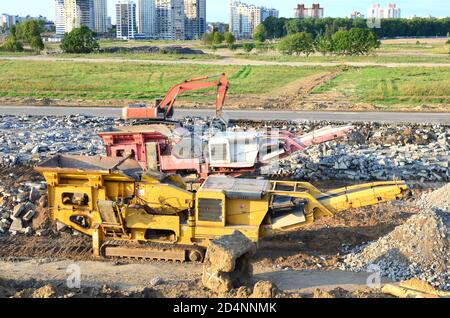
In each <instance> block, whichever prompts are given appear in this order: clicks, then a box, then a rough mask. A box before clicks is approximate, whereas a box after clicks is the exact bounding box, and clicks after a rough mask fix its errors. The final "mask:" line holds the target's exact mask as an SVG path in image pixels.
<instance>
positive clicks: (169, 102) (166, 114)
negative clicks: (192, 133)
mask: <svg viewBox="0 0 450 318" xmlns="http://www.w3.org/2000/svg"><path fill="white" fill-rule="evenodd" d="M216 78H219V80H218V81H210V82H207V80H212V79H216ZM211 87H217V97H216V104H215V106H216V116H218V117H220V116H221V115H222V109H223V104H224V103H225V97H226V94H227V92H228V87H229V83H228V80H227V78H226V76H225V74H220V75H213V76H204V77H198V78H193V79H190V80H186V81H184V82H183V83H180V84H177V85H175V86H173V87H172V88H171V89H170V90H169V91H168V92H167V94H166V96H165V97H164V99H163V100H162V101H160V102H159V103H157V105H156V107H147V106H146V107H142V106H139V105H138V106H136V107H132V106H128V107H125V108H124V109H123V111H122V117H123V119H125V120H128V119H159V118H162V119H170V118H172V117H173V109H174V104H175V102H176V100H177V97H178V96H179V95H180V94H181V93H183V92H186V91H192V90H199V89H205V88H211Z"/></svg>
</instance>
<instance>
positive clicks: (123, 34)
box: [116, 0, 137, 40]
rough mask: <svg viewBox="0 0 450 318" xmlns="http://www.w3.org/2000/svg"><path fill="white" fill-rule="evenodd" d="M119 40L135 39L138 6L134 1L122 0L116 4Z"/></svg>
mask: <svg viewBox="0 0 450 318" xmlns="http://www.w3.org/2000/svg"><path fill="white" fill-rule="evenodd" d="M116 28H117V31H116V32H117V38H118V39H123V40H129V39H134V38H135V35H136V33H137V32H136V4H135V3H134V2H133V1H129V0H121V1H119V2H118V3H117V4H116Z"/></svg>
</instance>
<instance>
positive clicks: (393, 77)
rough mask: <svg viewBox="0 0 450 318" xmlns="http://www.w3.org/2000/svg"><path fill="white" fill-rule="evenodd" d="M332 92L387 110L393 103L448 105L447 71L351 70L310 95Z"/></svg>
mask: <svg viewBox="0 0 450 318" xmlns="http://www.w3.org/2000/svg"><path fill="white" fill-rule="evenodd" d="M332 90H335V91H337V92H339V93H341V94H343V95H345V96H347V97H348V98H349V99H351V100H355V101H362V102H367V103H371V104H377V105H386V106H387V107H388V108H389V107H393V105H396V104H403V105H411V106H414V105H419V104H450V71H449V70H448V69H447V68H383V67H367V68H351V69H349V70H348V71H346V72H344V73H342V74H341V75H340V76H338V77H336V78H335V79H333V80H331V81H330V82H327V83H326V84H324V85H322V86H320V87H318V88H316V89H315V90H314V91H313V93H325V92H328V91H332Z"/></svg>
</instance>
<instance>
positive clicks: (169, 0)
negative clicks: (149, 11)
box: [155, 0, 185, 40]
mask: <svg viewBox="0 0 450 318" xmlns="http://www.w3.org/2000/svg"><path fill="white" fill-rule="evenodd" d="M155 6H156V27H155V32H156V36H157V37H158V38H160V39H164V40H184V39H185V32H184V19H185V18H184V1H183V0H155Z"/></svg>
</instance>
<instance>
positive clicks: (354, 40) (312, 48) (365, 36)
mask: <svg viewBox="0 0 450 318" xmlns="http://www.w3.org/2000/svg"><path fill="white" fill-rule="evenodd" d="M379 46H380V41H378V40H377V37H376V35H375V34H374V33H373V32H372V31H370V30H368V29H360V28H352V29H350V30H348V31H347V30H340V31H337V32H336V33H334V34H333V35H331V36H329V35H318V36H317V37H316V38H314V37H313V35H312V34H311V33H307V32H298V33H294V34H290V35H287V36H285V37H284V38H283V39H281V40H280V43H279V44H278V50H279V51H280V52H281V53H283V54H285V55H294V54H306V55H307V56H309V55H310V54H312V53H314V52H320V53H322V54H323V55H326V54H336V55H365V54H368V53H369V52H371V51H372V50H373V49H375V48H378V47H379Z"/></svg>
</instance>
